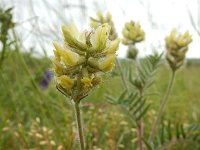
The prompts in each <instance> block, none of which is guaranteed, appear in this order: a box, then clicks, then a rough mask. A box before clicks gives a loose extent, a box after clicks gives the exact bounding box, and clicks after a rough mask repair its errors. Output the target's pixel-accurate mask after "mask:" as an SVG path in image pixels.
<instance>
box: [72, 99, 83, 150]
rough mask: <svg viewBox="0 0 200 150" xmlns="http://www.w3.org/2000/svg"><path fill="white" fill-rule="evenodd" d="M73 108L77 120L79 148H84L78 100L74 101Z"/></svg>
mask: <svg viewBox="0 0 200 150" xmlns="http://www.w3.org/2000/svg"><path fill="white" fill-rule="evenodd" d="M74 108H75V116H76V122H77V130H78V135H79V142H80V149H81V150H84V136H83V128H82V121H81V113H80V108H79V103H78V102H75V103H74Z"/></svg>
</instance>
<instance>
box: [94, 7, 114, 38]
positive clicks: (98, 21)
mask: <svg viewBox="0 0 200 150" xmlns="http://www.w3.org/2000/svg"><path fill="white" fill-rule="evenodd" d="M104 23H108V24H109V25H110V26H111V30H110V35H109V37H108V38H109V39H110V40H115V39H116V38H117V32H116V29H115V26H114V23H113V21H112V16H111V14H110V13H109V12H108V13H107V14H106V16H105V17H104V16H103V14H102V13H101V12H100V11H98V12H97V19H96V18H93V17H90V26H91V27H92V28H97V27H98V26H100V25H102V24H104Z"/></svg>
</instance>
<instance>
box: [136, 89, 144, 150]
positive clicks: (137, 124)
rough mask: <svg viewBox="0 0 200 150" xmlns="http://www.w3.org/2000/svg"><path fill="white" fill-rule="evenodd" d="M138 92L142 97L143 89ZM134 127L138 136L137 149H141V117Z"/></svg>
mask: <svg viewBox="0 0 200 150" xmlns="http://www.w3.org/2000/svg"><path fill="white" fill-rule="evenodd" d="M139 93H140V97H143V89H141V90H140V91H139ZM136 127H137V137H138V141H137V144H138V149H139V150H143V141H142V139H143V121H142V119H140V120H138V121H136Z"/></svg>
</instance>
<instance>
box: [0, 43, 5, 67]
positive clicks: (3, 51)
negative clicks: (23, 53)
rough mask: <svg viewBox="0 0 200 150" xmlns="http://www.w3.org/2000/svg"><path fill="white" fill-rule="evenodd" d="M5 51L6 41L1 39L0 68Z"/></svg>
mask: <svg viewBox="0 0 200 150" xmlns="http://www.w3.org/2000/svg"><path fill="white" fill-rule="evenodd" d="M5 52H6V41H3V48H2V52H1V58H0V69H1V68H2V66H3V61H4V57H5Z"/></svg>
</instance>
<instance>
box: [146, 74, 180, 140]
mask: <svg viewBox="0 0 200 150" xmlns="http://www.w3.org/2000/svg"><path fill="white" fill-rule="evenodd" d="M175 75H176V74H175V71H172V76H171V79H170V81H169V84H168V88H167V91H166V93H165V95H164V97H163V99H162V101H161V103H160V107H159V110H158V113H157V117H156V119H155V120H154V122H153V126H152V128H151V132H150V136H149V139H148V142H149V143H150V142H151V141H152V140H153V138H154V136H155V134H156V131H157V125H158V123H159V121H160V119H161V117H162V115H163V112H164V107H165V104H166V102H167V100H168V98H169V96H170V94H171V91H172V87H173V83H174V79H175Z"/></svg>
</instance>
